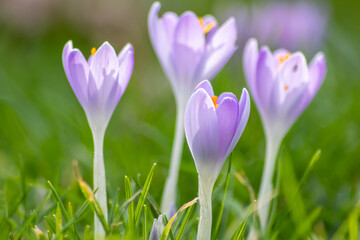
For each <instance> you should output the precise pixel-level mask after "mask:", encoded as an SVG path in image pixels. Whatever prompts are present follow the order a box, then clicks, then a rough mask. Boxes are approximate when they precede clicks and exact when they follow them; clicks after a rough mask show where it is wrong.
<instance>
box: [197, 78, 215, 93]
mask: <svg viewBox="0 0 360 240" xmlns="http://www.w3.org/2000/svg"><path fill="white" fill-rule="evenodd" d="M199 88H202V89H204V90H205V91H206V92H207V94H209V96H210V97H212V96H214V91H213V88H212V86H211V83H210V82H209V81H208V80H204V81H202V82H201V83H199V85H198V86H197V87H196V88H195V90H194V92H196V90H198V89H199Z"/></svg>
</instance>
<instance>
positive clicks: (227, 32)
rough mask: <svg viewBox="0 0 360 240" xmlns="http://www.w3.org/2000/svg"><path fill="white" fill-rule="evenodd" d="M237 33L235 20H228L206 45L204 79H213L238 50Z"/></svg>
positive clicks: (202, 74) (202, 76)
mask: <svg viewBox="0 0 360 240" xmlns="http://www.w3.org/2000/svg"><path fill="white" fill-rule="evenodd" d="M236 38H237V31H236V25H235V19H234V18H230V19H229V20H227V21H226V22H225V23H224V24H223V25H222V26H221V27H220V28H219V29H217V31H216V32H215V33H214V36H213V37H211V39H210V41H209V42H208V44H207V45H206V53H205V54H206V60H205V63H204V66H203V70H202V73H201V78H202V79H212V78H214V76H215V75H216V74H217V73H218V72H219V71H220V70H221V69H222V68H223V67H224V65H225V64H226V63H227V62H228V60H229V59H230V57H231V56H232V55H233V53H234V52H235V50H236V48H237V47H236V45H235V43H236Z"/></svg>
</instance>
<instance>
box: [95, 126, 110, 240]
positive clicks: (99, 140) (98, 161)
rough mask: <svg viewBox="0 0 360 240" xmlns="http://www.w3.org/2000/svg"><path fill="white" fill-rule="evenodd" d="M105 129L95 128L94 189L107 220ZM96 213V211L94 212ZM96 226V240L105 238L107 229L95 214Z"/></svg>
mask: <svg viewBox="0 0 360 240" xmlns="http://www.w3.org/2000/svg"><path fill="white" fill-rule="evenodd" d="M104 134H105V131H103V130H98V129H96V128H95V129H93V138H94V148H95V153H94V170H93V171H94V191H95V190H96V189H97V192H96V193H95V198H96V200H97V201H98V203H99V205H100V208H101V210H102V212H103V214H104V217H105V219H106V220H107V200H106V177H105V166H104V157H103V144H104ZM94 214H95V213H94ZM94 228H95V234H94V236H95V240H102V239H105V235H106V234H105V229H104V228H103V226H102V224H101V222H100V220H99V219H98V217H97V216H96V214H95V215H94Z"/></svg>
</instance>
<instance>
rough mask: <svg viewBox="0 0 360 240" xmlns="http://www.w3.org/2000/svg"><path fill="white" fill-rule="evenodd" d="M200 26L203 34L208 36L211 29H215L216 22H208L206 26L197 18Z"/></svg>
mask: <svg viewBox="0 0 360 240" xmlns="http://www.w3.org/2000/svg"><path fill="white" fill-rule="evenodd" d="M199 22H200V26H201V28H202V29H203V32H204V34H208V33H209V32H210V31H211V29H213V28H214V27H216V22H210V23H208V24H205V23H204V20H203V19H202V18H199Z"/></svg>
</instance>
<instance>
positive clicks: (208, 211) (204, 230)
mask: <svg viewBox="0 0 360 240" xmlns="http://www.w3.org/2000/svg"><path fill="white" fill-rule="evenodd" d="M213 187H214V182H213V181H212V182H209V181H208V182H205V181H203V180H202V179H201V178H200V176H199V203H200V219H199V228H198V233H197V240H210V238H211V223H212V208H211V195H212V191H213Z"/></svg>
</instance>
